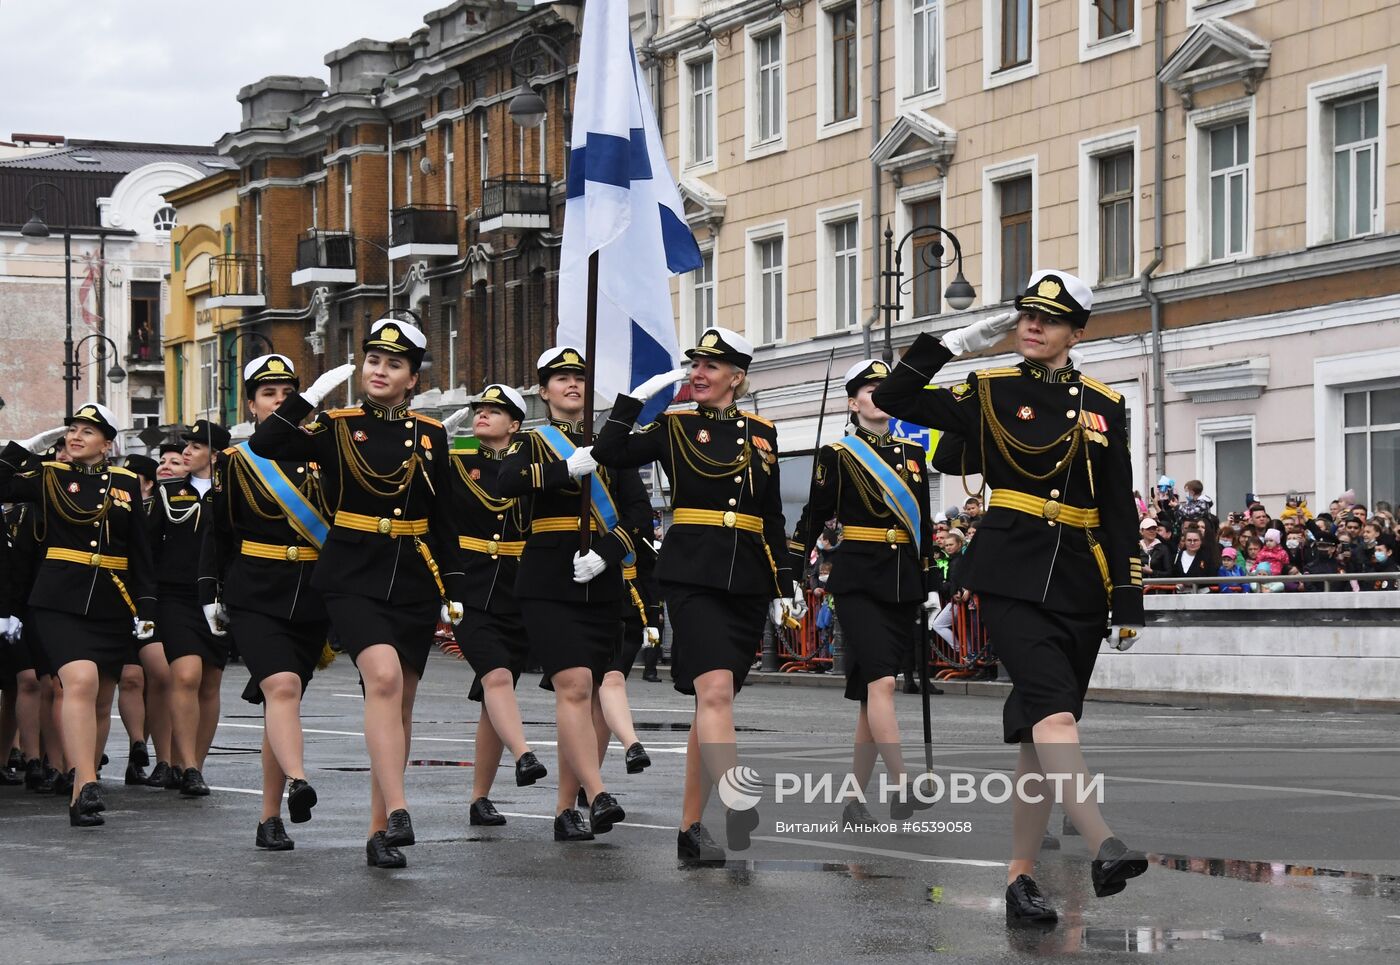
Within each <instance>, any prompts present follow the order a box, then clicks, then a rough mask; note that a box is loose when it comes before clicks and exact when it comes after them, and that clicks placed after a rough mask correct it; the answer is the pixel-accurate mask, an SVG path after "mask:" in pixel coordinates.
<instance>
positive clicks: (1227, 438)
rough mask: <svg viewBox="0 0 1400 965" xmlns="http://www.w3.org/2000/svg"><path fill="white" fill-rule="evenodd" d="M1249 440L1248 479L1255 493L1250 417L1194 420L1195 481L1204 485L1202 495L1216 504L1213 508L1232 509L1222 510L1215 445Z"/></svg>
mask: <svg viewBox="0 0 1400 965" xmlns="http://www.w3.org/2000/svg"><path fill="white" fill-rule="evenodd" d="M1240 439H1248V440H1249V476H1250V478H1251V479H1253V480H1254V485H1255V488H1256V491H1258V486H1259V453H1258V449H1259V444H1258V442H1257V439H1256V436H1255V426H1254V416H1253V415H1227V416H1218V417H1215V418H1210V419H1197V420H1196V478H1197V479H1199V480H1200V481H1201V483H1202V484H1203V485H1204V486H1205V494H1206V495H1207V496H1209V497H1211V498H1212V499H1214V500H1215V501H1216V504H1217V505H1216V509H1217V510H1221V509H1223V510H1224V511H1225V512H1229V511H1230V510H1231V509H1232V508H1237V507H1228V506H1226V507H1222V506H1220V505H1219V503H1220V486H1219V480H1218V478H1217V471H1216V462H1215V444H1216V443H1217V442H1234V441H1238V440H1240Z"/></svg>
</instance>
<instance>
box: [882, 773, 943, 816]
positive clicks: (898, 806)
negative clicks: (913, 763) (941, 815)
mask: <svg viewBox="0 0 1400 965" xmlns="http://www.w3.org/2000/svg"><path fill="white" fill-rule="evenodd" d="M931 807H933V802H932V801H925V800H923V799H922V798H921V797H919V795H918V794H916V793H915V792H914V781H913V780H912V779H911V780H910V781H909V786H908V787H907V788H905V792H904V799H903V800H900V798H899V797H898V796H895V797H894V798H893V799H892V800H891V801H890V817H892V818H894V819H895V820H896V821H904V820H907V819H908V818H911V817H913V816H914V812H915V811H927V810H928V809H929V808H931Z"/></svg>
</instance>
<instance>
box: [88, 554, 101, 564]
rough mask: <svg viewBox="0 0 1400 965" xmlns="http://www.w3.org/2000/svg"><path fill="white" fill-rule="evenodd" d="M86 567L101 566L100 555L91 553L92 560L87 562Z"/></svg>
mask: <svg viewBox="0 0 1400 965" xmlns="http://www.w3.org/2000/svg"><path fill="white" fill-rule="evenodd" d="M88 565H89V566H101V565H102V554H101V553H93V554H92V558H91V559H89V560H88Z"/></svg>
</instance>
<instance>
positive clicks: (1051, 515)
mask: <svg viewBox="0 0 1400 965" xmlns="http://www.w3.org/2000/svg"><path fill="white" fill-rule="evenodd" d="M987 505H988V506H990V507H991V508H992V509H1014V510H1016V511H1017V512H1020V513H1026V514H1027V515H1030V516H1038V517H1040V518H1041V519H1048V520H1049V521H1050V522H1052V523H1064V524H1065V525H1066V526H1073V527H1075V528H1076V529H1094V528H1096V527H1098V525H1099V511H1098V510H1097V509H1081V508H1079V507H1078V506H1066V505H1065V504H1064V503H1061V502H1059V501H1058V500H1054V499H1041V498H1040V497H1039V496H1032V495H1030V494H1029V493H1018V492H1016V491H1015V490H1012V489H994V490H992V499H991V501H990V502H989V503H988V504H987Z"/></svg>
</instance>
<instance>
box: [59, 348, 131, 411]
mask: <svg viewBox="0 0 1400 965" xmlns="http://www.w3.org/2000/svg"><path fill="white" fill-rule="evenodd" d="M94 339H95V340H96V344H94V345H93V347H92V349H91V350H90V351H91V353H92V360H93V362H105V361H107V360H108V359H111V360H112V367H111V368H110V369H108V370H107V372H106V377H107V381H108V382H111V383H112V384H113V385H120V384H121V383H122V382H125V381H126V369H124V368H122V367H121V363H120V362H118V361H117V359H118V358H119V357H120V355H121V353H120V352H119V351H118V350H117V343H116V342H114V341H112V340H111V339H110V338H108V337H107V336H106V335H102V334H100V333H98V332H93V333H92V334H91V335H84V336H83V337H82V338H80V339H78V341H77V344H75V345H74V346H73V348H72V352H71V353H70V354H69V356H68V359H69V360H68V362H66V363H65V365H67V366H71V367H72V371H73V383H72V384H74V385H76V384H77V383H79V382H81V381H82V380H83V371H82V364H81V363H80V362H79V361H78V355H79V353H80V352H81V350H82V347H83V346H84V345H85V344H86V343H88V342H91V341H93V340H94ZM70 391H71V389H70ZM68 408H69V409H72V408H73V404H72V401H71V400H70V401H69V404H68ZM69 415H72V413H71V412H70V413H69Z"/></svg>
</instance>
